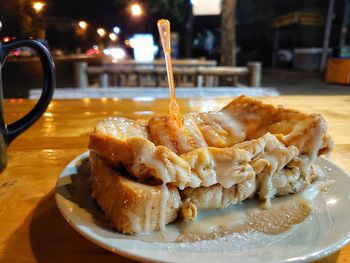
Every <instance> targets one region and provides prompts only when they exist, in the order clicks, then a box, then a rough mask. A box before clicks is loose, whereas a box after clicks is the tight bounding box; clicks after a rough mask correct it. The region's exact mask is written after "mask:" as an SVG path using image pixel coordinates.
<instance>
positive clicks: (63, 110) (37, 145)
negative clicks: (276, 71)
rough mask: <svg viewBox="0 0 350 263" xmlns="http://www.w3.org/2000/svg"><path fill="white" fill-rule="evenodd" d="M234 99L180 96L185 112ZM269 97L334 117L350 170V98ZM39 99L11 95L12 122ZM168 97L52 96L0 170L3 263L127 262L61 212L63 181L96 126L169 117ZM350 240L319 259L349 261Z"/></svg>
mask: <svg viewBox="0 0 350 263" xmlns="http://www.w3.org/2000/svg"><path fill="white" fill-rule="evenodd" d="M228 101H229V99H217V100H210V99H203V100H198V99H193V100H186V99H183V100H180V106H181V109H182V112H188V111H204V110H208V109H210V110H211V109H218V108H220V107H221V106H223V105H224V104H225V103H227V102H228ZM264 101H266V102H269V103H274V104H276V105H277V104H283V105H287V106H290V107H293V108H296V109H300V110H303V111H306V112H319V113H322V114H323V116H324V117H325V118H326V119H327V121H328V124H329V133H330V134H331V135H332V136H333V138H334V141H335V144H336V148H335V150H334V153H333V155H332V157H331V159H332V161H334V162H335V163H336V164H338V165H340V166H342V167H343V168H344V169H346V170H348V171H350V162H349V154H350V122H349V116H350V96H341V97H340V96H281V97H270V98H265V99H264ZM33 105H34V101H30V100H23V99H19V100H7V101H6V102H5V115H6V120H7V122H12V121H13V120H15V119H18V118H19V117H20V116H21V115H23V114H24V113H26V112H27V111H28V110H29V109H30V108H31V107H33ZM167 108H168V101H167V100H155V101H150V100H148V101H139V100H118V99H99V100H90V99H82V100H62V101H58V100H57V101H53V102H52V103H51V104H50V106H49V108H48V110H47V112H46V113H45V114H44V116H43V117H42V118H41V119H40V120H39V121H38V122H37V123H36V124H35V125H34V126H33V127H32V128H30V129H29V130H28V131H27V132H25V133H24V134H23V135H22V136H20V137H19V138H17V139H16V140H15V141H14V142H13V144H12V145H11V146H10V147H9V149H8V157H9V164H8V168H7V169H6V170H5V171H4V172H3V173H2V174H0V261H1V262H97V261H98V262H127V261H129V260H127V259H125V258H123V257H121V256H118V255H114V254H112V253H110V252H108V251H106V250H104V249H102V248H100V247H98V246H96V245H94V244H93V243H91V242H90V241H88V240H86V239H85V238H83V237H81V236H80V235H79V234H78V233H77V232H75V230H73V228H71V227H70V226H69V225H68V223H67V222H66V221H65V220H64V219H63V217H62V216H61V215H60V213H59V211H58V209H57V207H56V204H55V201H54V186H55V183H56V179H57V177H58V175H59V174H60V172H61V171H62V169H63V168H64V167H65V165H66V164H67V163H68V162H69V161H70V160H72V159H73V158H74V157H75V156H77V155H78V154H80V153H82V152H84V151H86V150H87V144H88V137H89V134H90V133H91V131H92V129H93V127H94V125H95V123H96V122H97V121H98V120H99V119H101V118H103V117H105V116H109V115H119V116H125V117H131V118H139V117H143V118H149V117H150V116H152V115H154V114H166V113H167ZM349 258H350V245H347V246H346V247H344V248H343V249H341V250H340V251H338V252H336V253H334V254H333V255H330V256H329V257H327V258H325V259H323V260H321V261H320V262H346V261H347V260H348V259H349Z"/></svg>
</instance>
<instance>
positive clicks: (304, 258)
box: [55, 150, 350, 263]
mask: <svg viewBox="0 0 350 263" xmlns="http://www.w3.org/2000/svg"><path fill="white" fill-rule="evenodd" d="M88 157H89V150H88V151H85V152H83V153H81V154H79V155H77V156H76V157H75V158H74V159H72V160H71V161H70V162H69V163H68V164H67V165H66V166H65V167H64V168H63V169H62V171H61V173H60V174H59V176H58V177H57V181H56V183H55V202H56V206H57V207H58V210H59V211H60V213H61V215H62V216H63V218H64V219H65V220H66V221H67V222H68V223H69V225H70V226H71V227H72V228H73V229H74V230H75V231H77V232H78V233H79V234H80V235H82V236H83V237H85V238H86V239H87V240H89V241H90V242H92V243H94V244H96V245H98V246H100V247H102V248H103V249H106V250H108V251H110V252H112V253H114V254H118V255H121V256H123V257H126V258H129V259H133V260H138V261H144V262H145V261H146V262H164V261H163V260H160V259H155V258H152V257H151V256H144V255H142V256H141V255H138V254H136V253H132V252H130V251H128V250H125V249H120V248H115V247H113V246H111V245H108V244H105V243H104V242H102V241H100V240H98V239H95V238H94V237H92V236H90V235H89V234H87V233H85V232H84V231H83V230H82V229H80V228H79V227H78V226H77V225H76V224H74V222H73V221H72V220H70V217H69V215H67V214H65V212H64V210H63V207H62V206H61V205H62V203H61V202H60V201H59V200H58V195H59V194H58V192H57V188H58V180H59V178H61V177H62V174H64V172H65V171H66V170H67V169H69V168H70V167H72V166H75V165H76V163H77V162H78V161H79V160H81V159H83V158H88ZM319 158H320V159H322V160H323V161H326V162H328V163H330V164H331V165H333V166H336V167H337V168H338V169H340V170H341V171H342V172H343V173H344V174H346V175H347V176H348V179H350V174H349V173H348V172H346V171H345V170H344V169H343V168H341V167H339V166H338V165H337V164H335V163H333V162H331V161H330V160H328V159H326V158H323V157H319ZM135 241H139V242H143V241H140V240H135ZM349 242H350V228H349V232H348V233H346V234H345V235H344V238H342V239H340V240H339V241H338V242H336V243H333V244H332V245H329V246H327V247H325V248H323V249H322V250H318V251H315V252H313V253H310V254H305V255H301V256H297V257H293V258H288V259H285V260H282V261H278V262H281V263H282V262H309V261H313V260H317V259H321V258H324V257H326V256H329V255H330V254H333V253H334V252H336V251H338V250H339V249H341V248H342V247H344V246H345V245H347V244H348V243H349Z"/></svg>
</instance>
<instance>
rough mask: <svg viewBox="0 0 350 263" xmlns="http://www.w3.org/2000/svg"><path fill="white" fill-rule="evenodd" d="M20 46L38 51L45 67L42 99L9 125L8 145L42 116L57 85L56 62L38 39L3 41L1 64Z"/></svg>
mask: <svg viewBox="0 0 350 263" xmlns="http://www.w3.org/2000/svg"><path fill="white" fill-rule="evenodd" d="M19 47H29V48H32V49H33V50H35V51H36V54H37V55H38V57H39V58H40V62H41V65H42V69H43V74H44V76H43V79H44V84H43V88H42V90H43V91H42V93H41V96H40V99H39V101H38V102H37V104H36V105H35V106H34V108H33V109H32V110H31V111H30V112H28V113H27V114H26V115H25V116H24V117H22V118H21V119H19V120H17V121H15V122H14V123H11V124H9V125H7V129H6V134H5V141H6V143H7V145H9V144H10V143H11V142H12V141H13V140H14V139H15V138H16V137H17V136H18V135H20V134H21V133H22V132H24V131H25V130H26V129H28V128H29V127H30V126H31V125H33V124H34V122H35V121H36V120H37V119H39V118H40V117H41V115H42V114H43V113H44V112H45V110H46V108H47V106H48V105H49V103H50V101H51V99H52V96H53V92H54V88H55V85H56V76H55V64H54V62H53V59H52V57H51V55H50V53H49V51H48V50H47V48H46V47H45V46H44V45H43V44H41V43H40V42H39V41H37V40H32V39H21V40H17V41H14V42H9V43H3V44H2V50H1V51H0V52H1V56H0V60H1V64H3V63H4V61H5V59H6V56H7V55H8V54H10V52H11V51H13V50H14V49H16V48H19Z"/></svg>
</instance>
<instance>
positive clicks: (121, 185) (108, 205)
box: [90, 152, 181, 234]
mask: <svg viewBox="0 0 350 263" xmlns="http://www.w3.org/2000/svg"><path fill="white" fill-rule="evenodd" d="M90 162H91V176H92V189H93V192H92V197H93V198H95V199H96V201H97V203H98V204H99V206H100V207H101V209H102V210H103V212H104V213H105V215H106V217H107V219H109V220H110V222H111V224H112V226H113V227H114V228H115V229H116V230H117V231H119V232H121V233H127V234H134V233H140V232H151V231H154V230H158V229H159V227H160V218H161V216H160V209H159V208H160V202H161V198H162V190H161V187H160V186H152V185H146V184H142V183H138V182H135V181H133V180H131V179H129V178H127V175H126V174H123V173H122V172H121V171H122V170H121V169H114V168H112V167H111V166H110V165H108V164H107V163H106V162H104V161H103V160H102V159H101V158H99V157H98V156H97V155H96V154H95V153H93V152H90ZM168 190H169V198H168V199H167V204H166V213H165V223H166V224H168V223H169V222H172V221H174V220H175V219H176V218H177V216H178V211H179V209H180V205H181V198H180V195H179V192H178V190H177V189H176V188H174V187H169V189H168Z"/></svg>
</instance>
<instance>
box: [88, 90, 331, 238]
mask: <svg viewBox="0 0 350 263" xmlns="http://www.w3.org/2000/svg"><path fill="white" fill-rule="evenodd" d="M332 148H333V142H332V139H331V137H330V136H329V135H328V134H327V124H326V122H325V120H324V119H323V118H322V116H320V115H318V114H304V113H301V112H299V111H296V110H292V109H287V108H283V107H274V106H272V105H268V104H264V103H262V102H260V101H258V100H255V99H252V98H249V97H246V96H240V97H239V98H237V99H235V100H233V101H232V102H231V103H229V104H228V105H227V106H225V107H224V108H223V109H222V110H220V111H218V112H207V113H189V114H186V115H183V116H181V118H180V125H178V124H177V122H176V121H174V119H171V118H170V117H169V116H163V117H154V118H151V119H150V120H149V121H148V122H147V123H145V122H141V121H134V120H129V119H125V118H121V117H110V118H107V119H104V120H101V121H100V122H99V123H98V124H97V125H96V127H95V130H94V132H93V133H92V135H91V136H90V144H89V149H90V161H91V175H92V189H93V193H92V195H93V197H94V198H95V199H96V201H97V203H98V204H99V205H100V207H101V208H102V210H103V211H104V213H105V214H106V216H107V217H108V218H109V220H110V221H111V223H112V225H113V227H114V228H115V229H116V230H117V231H119V232H121V233H127V234H136V233H141V232H151V231H156V230H163V229H164V228H165V225H166V224H168V223H171V222H173V221H175V220H176V219H179V220H195V218H196V214H197V210H198V209H210V208H224V207H228V206H231V205H235V204H236V203H238V202H241V201H244V200H245V199H247V198H251V197H257V198H259V199H260V200H261V202H262V203H263V205H264V207H265V208H269V205H270V199H271V198H273V197H275V196H281V195H288V194H293V193H296V192H299V191H301V190H302V189H304V188H305V187H307V186H308V185H310V184H311V183H312V182H314V181H315V180H316V179H318V178H319V177H320V174H321V173H319V169H318V167H317V165H316V164H315V161H316V159H317V158H318V157H319V156H320V155H324V154H327V153H329V152H330V151H331V150H332Z"/></svg>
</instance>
